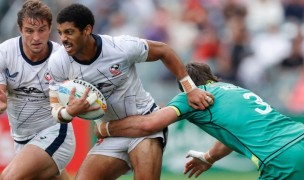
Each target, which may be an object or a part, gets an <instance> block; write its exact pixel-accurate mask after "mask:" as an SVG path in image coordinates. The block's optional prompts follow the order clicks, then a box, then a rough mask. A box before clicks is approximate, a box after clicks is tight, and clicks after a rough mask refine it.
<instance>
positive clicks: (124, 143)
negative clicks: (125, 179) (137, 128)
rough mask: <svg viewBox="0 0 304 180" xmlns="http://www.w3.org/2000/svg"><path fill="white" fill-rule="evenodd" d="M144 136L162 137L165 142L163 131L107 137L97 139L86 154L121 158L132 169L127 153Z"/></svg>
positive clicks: (164, 142)
mask: <svg viewBox="0 0 304 180" xmlns="http://www.w3.org/2000/svg"><path fill="white" fill-rule="evenodd" d="M146 138H162V139H163V144H164V145H165V144H166V133H165V132H163V131H161V132H157V133H155V134H152V135H150V136H145V137H140V138H127V137H107V138H104V139H100V140H99V141H97V143H96V144H95V145H94V146H93V148H92V149H91V150H90V152H89V153H88V154H100V155H104V156H110V157H115V158H118V159H122V160H124V161H125V162H126V163H127V164H128V166H129V167H130V169H132V165H131V161H130V158H129V155H128V154H129V152H131V151H132V150H133V149H134V148H135V147H136V146H137V145H138V144H139V143H140V142H141V141H143V140H144V139H146Z"/></svg>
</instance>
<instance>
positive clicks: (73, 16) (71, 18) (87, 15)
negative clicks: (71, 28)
mask: <svg viewBox="0 0 304 180" xmlns="http://www.w3.org/2000/svg"><path fill="white" fill-rule="evenodd" d="M64 22H73V23H74V25H75V27H76V28H78V29H79V30H80V31H83V29H84V28H85V27H86V26H87V25H91V26H92V27H93V26H94V23H95V19H94V15H93V13H92V11H91V10H90V9H89V8H87V7H86V6H84V5H82V4H78V3H75V4H71V5H69V6H67V7H65V8H63V9H62V10H61V11H60V12H59V13H58V15H57V23H58V24H62V23H64Z"/></svg>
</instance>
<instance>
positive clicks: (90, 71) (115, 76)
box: [49, 35, 154, 120]
mask: <svg viewBox="0 0 304 180" xmlns="http://www.w3.org/2000/svg"><path fill="white" fill-rule="evenodd" d="M93 37H94V38H95V40H96V44H97V53H96V55H95V56H94V58H93V59H91V61H90V62H81V61H79V60H77V58H75V57H71V56H69V55H68V54H67V52H66V51H65V49H64V47H61V48H60V49H59V50H58V51H56V52H55V53H53V54H52V55H51V57H50V61H49V70H50V75H51V76H52V79H51V82H50V89H52V90H57V89H58V85H59V84H60V83H61V82H63V81H64V80H68V79H81V80H84V81H87V82H89V83H91V84H93V85H94V86H96V87H97V88H98V89H99V90H100V91H101V92H102V94H103V95H104V97H105V98H106V101H107V111H106V114H105V116H104V117H103V119H104V120H115V119H121V118H124V117H126V116H130V115H136V114H144V113H146V112H148V111H149V110H150V108H151V106H152V105H153V103H154V99H153V98H152V96H151V95H150V93H148V92H146V91H145V90H144V88H143V86H142V83H141V81H140V79H139V77H138V75H137V72H136V67H135V63H140V62H144V61H146V59H147V57H148V45H147V42H146V41H145V40H143V39H139V38H136V37H131V36H125V35H124V36H117V37H111V36H108V35H93Z"/></svg>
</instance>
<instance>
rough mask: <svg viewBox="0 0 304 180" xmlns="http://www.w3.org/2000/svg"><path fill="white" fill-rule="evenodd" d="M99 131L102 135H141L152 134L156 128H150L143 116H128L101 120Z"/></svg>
mask: <svg viewBox="0 0 304 180" xmlns="http://www.w3.org/2000/svg"><path fill="white" fill-rule="evenodd" d="M100 131H101V134H102V135H103V136H104V135H105V136H126V137H141V136H146V135H150V134H153V133H154V132H156V131H157V129H155V128H151V127H150V125H149V124H148V123H146V121H145V120H144V118H143V116H130V117H127V118H125V119H123V120H115V121H109V122H107V123H106V122H103V123H102V124H101V130H100Z"/></svg>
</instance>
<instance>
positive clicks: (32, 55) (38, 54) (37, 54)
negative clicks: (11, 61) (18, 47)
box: [23, 46, 49, 62]
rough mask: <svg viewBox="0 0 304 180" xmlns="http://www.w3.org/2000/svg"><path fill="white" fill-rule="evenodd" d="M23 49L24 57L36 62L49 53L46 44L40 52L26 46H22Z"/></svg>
mask: <svg viewBox="0 0 304 180" xmlns="http://www.w3.org/2000/svg"><path fill="white" fill-rule="evenodd" d="M23 51H24V53H25V55H26V57H27V58H28V59H29V60H30V61H32V62H38V61H42V60H44V59H45V58H46V57H47V56H48V54H49V48H48V46H46V47H45V48H43V49H42V50H41V51H40V52H33V51H31V50H30V49H29V48H27V47H26V46H23Z"/></svg>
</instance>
